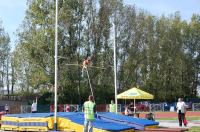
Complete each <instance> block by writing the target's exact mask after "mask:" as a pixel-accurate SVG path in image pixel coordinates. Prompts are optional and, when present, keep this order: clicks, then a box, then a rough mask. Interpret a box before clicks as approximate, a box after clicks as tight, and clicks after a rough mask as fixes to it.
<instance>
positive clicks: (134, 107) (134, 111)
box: [134, 99, 136, 114]
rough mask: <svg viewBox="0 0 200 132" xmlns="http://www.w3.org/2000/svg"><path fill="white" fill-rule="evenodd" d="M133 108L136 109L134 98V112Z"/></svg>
mask: <svg viewBox="0 0 200 132" xmlns="http://www.w3.org/2000/svg"><path fill="white" fill-rule="evenodd" d="M135 109H136V106H135V99H134V114H135Z"/></svg>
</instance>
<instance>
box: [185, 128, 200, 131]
mask: <svg viewBox="0 0 200 132" xmlns="http://www.w3.org/2000/svg"><path fill="white" fill-rule="evenodd" d="M188 132H200V127H191V128H190V129H189V131H188Z"/></svg>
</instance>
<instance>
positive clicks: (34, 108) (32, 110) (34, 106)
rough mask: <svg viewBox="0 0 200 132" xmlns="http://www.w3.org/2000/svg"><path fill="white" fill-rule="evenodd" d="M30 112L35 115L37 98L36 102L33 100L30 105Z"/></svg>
mask: <svg viewBox="0 0 200 132" xmlns="http://www.w3.org/2000/svg"><path fill="white" fill-rule="evenodd" d="M31 112H32V113H37V97H36V100H33V103H32V105H31Z"/></svg>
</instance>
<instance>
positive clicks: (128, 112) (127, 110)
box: [124, 106, 130, 116]
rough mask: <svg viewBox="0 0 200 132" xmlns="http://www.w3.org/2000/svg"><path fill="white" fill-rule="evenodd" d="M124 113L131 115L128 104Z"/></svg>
mask: <svg viewBox="0 0 200 132" xmlns="http://www.w3.org/2000/svg"><path fill="white" fill-rule="evenodd" d="M124 113H125V115H127V116H128V115H130V110H129V108H128V106H126V107H125V112H124Z"/></svg>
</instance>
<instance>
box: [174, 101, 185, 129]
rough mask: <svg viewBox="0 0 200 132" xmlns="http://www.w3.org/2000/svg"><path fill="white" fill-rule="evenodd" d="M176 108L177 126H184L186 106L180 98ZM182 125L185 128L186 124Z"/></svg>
mask: <svg viewBox="0 0 200 132" xmlns="http://www.w3.org/2000/svg"><path fill="white" fill-rule="evenodd" d="M176 108H177V113H178V120H179V126H180V127H181V126H182V123H183V124H184V119H185V112H186V104H185V102H184V101H183V99H182V98H179V99H178V102H177V105H176ZM184 125H185V126H186V125H187V124H184Z"/></svg>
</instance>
